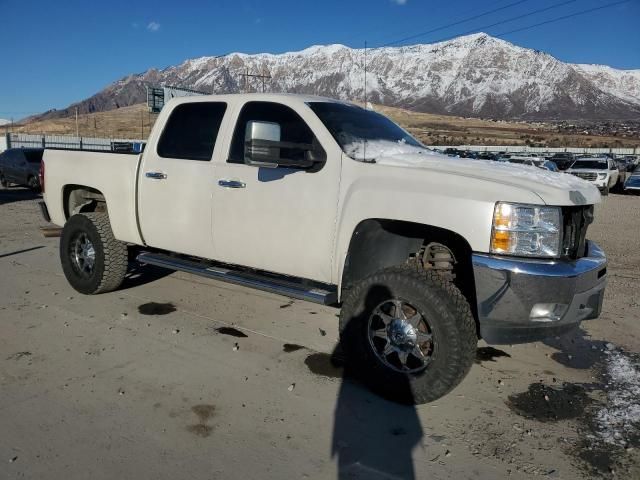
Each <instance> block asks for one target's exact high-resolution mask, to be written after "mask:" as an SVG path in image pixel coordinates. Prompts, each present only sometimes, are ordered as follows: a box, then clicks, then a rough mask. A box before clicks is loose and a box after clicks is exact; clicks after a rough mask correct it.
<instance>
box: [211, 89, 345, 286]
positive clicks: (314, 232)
mask: <svg viewBox="0 0 640 480" xmlns="http://www.w3.org/2000/svg"><path fill="white" fill-rule="evenodd" d="M298 111H299V112H300V114H298V113H296V111H294V110H293V109H292V108H290V107H288V106H286V105H282V104H279V103H271V102H248V103H246V104H244V106H243V108H242V110H241V111H240V113H239V115H238V120H237V122H236V128H235V131H234V133H233V137H232V138H231V145H230V149H229V156H228V159H227V161H226V162H222V163H219V164H216V169H215V173H216V175H215V180H216V184H217V185H216V187H215V191H214V194H213V199H212V200H213V237H214V245H215V250H216V255H217V258H218V259H219V260H222V261H224V262H228V263H233V264H238V265H245V266H249V267H253V268H258V269H262V270H268V271H273V272H277V273H281V274H286V275H292V276H297V277H302V278H308V279H312V280H317V281H321V282H326V283H330V282H331V260H332V252H333V240H334V231H335V222H336V212H337V201H338V189H339V179H340V168H341V165H340V158H341V157H340V155H339V154H336V153H335V152H334V151H333V150H332V149H331V148H332V147H333V148H337V146H334V145H332V144H331V142H330V141H329V140H328V138H324V137H323V138H317V136H316V135H314V133H313V131H312V129H311V128H310V127H309V122H310V121H311V122H317V124H318V125H316V124H315V123H314V125H315V127H316V131H318V130H319V125H320V122H319V120H318V119H317V118H315V115H314V114H313V112H311V111H310V110H309V111H308V112H307V111H306V110H304V109H303V110H298ZM301 115H303V116H304V117H305V118H303V117H302V116H301ZM252 121H254V122H268V123H269V124H272V125H273V124H277V125H279V127H280V137H281V138H280V140H281V141H282V142H289V143H290V144H294V143H299V144H314V142H316V145H320V146H321V150H323V151H324V153H325V155H326V162H325V163H324V164H323V165H322V166H319V167H318V168H317V169H311V170H308V169H302V168H282V167H277V168H269V167H258V166H250V165H247V164H245V163H244V157H245V134H246V128H247V125H248V124H249V122H252ZM327 136H328V133H327ZM283 144H284V143H283ZM286 150H287V149H281V152H280V155H287V152H286ZM283 158H284V157H283Z"/></svg>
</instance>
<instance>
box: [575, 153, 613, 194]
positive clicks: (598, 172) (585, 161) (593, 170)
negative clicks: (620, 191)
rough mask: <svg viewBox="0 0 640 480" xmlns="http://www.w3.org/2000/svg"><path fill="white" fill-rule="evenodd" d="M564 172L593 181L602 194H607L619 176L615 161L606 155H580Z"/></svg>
mask: <svg viewBox="0 0 640 480" xmlns="http://www.w3.org/2000/svg"><path fill="white" fill-rule="evenodd" d="M566 173H570V174H572V175H575V176H576V177H579V178H581V179H583V180H586V181H588V182H591V183H593V184H594V185H595V186H596V187H598V190H600V192H601V193H602V194H603V195H609V190H611V189H612V188H613V187H615V186H616V184H617V183H618V177H619V176H620V172H619V171H618V167H617V166H616V162H615V161H614V160H612V159H610V158H607V157H598V158H591V157H580V158H578V159H577V160H576V161H575V162H574V163H573V165H571V168H569V169H567V171H566Z"/></svg>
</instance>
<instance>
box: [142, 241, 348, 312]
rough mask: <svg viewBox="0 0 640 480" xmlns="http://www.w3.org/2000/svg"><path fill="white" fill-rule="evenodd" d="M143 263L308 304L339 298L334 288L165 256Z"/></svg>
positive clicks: (156, 255)
mask: <svg viewBox="0 0 640 480" xmlns="http://www.w3.org/2000/svg"><path fill="white" fill-rule="evenodd" d="M136 260H137V261H138V262H140V263H146V264H149V265H155V266H157V267H162V268H168V269H171V270H178V271H181V272H187V273H193V274H194V275H200V276H201V277H208V278H212V279H214V280H221V281H223V282H227V283H233V284H236V285H241V286H243V287H249V288H254V289H256V290H263V291H265V292H271V293H276V294H279V295H283V296H285V297H290V298H296V299H298V300H306V301H308V302H313V303H320V304H322V305H334V304H336V303H337V302H338V295H337V292H336V290H335V289H332V288H331V287H329V286H328V285H327V286H323V287H311V286H308V285H303V284H302V283H301V282H295V281H291V279H290V277H287V279H280V278H275V277H272V276H270V275H265V274H262V275H261V274H259V273H254V272H245V271H242V270H235V269H233V268H231V267H228V266H224V267H222V266H218V265H214V264H207V263H200V262H196V261H193V260H187V259H183V258H180V257H174V256H170V255H164V254H162V253H150V252H143V253H141V254H139V255H138V256H137V257H136Z"/></svg>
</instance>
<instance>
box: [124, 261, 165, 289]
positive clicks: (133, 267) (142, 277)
mask: <svg viewBox="0 0 640 480" xmlns="http://www.w3.org/2000/svg"><path fill="white" fill-rule="evenodd" d="M172 273H174V271H173V270H169V269H167V268H160V267H156V266H153V265H141V264H139V263H137V262H135V261H129V269H128V271H127V275H126V276H125V278H124V281H123V282H122V285H120V288H119V290H128V289H130V288H135V287H140V286H142V285H146V284H147V283H151V282H155V281H156V280H160V279H161V278H164V277H168V276H169V275H171V274H172Z"/></svg>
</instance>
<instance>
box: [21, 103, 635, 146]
mask: <svg viewBox="0 0 640 480" xmlns="http://www.w3.org/2000/svg"><path fill="white" fill-rule="evenodd" d="M373 107H374V109H375V110H377V111H379V112H381V113H383V114H385V115H387V116H389V117H390V118H392V119H393V120H394V121H396V122H397V123H399V124H400V125H402V126H403V127H404V128H406V129H407V130H408V131H410V132H411V133H412V134H413V135H415V136H416V137H417V138H419V139H420V140H422V141H423V142H424V143H425V144H427V145H462V144H471V145H525V144H527V143H529V144H532V143H533V144H543V145H547V146H549V147H565V146H574V147H590V146H592V147H624V146H637V145H638V144H640V140H639V139H638V138H623V137H607V136H594V135H566V134H562V133H560V132H558V131H557V129H556V128H555V127H554V126H553V125H549V124H540V123H524V122H505V121H490V120H482V119H475V118H462V117H455V116H451V115H436V114H429V113H419V112H413V111H409V110H405V109H401V108H396V107H385V106H380V105H374V106H373ZM156 118H157V115H154V114H149V112H148V110H147V107H146V105H145V104H137V105H131V106H128V107H122V108H118V109H115V110H109V111H107V112H94V113H89V114H81V115H80V116H79V119H78V129H79V133H80V135H82V136H85V137H111V138H114V137H117V138H141V139H145V138H146V137H147V136H148V135H149V132H150V131H151V127H152V126H153V124H154V122H155V119H156ZM13 130H14V131H17V132H24V133H40V134H42V133H46V134H69V135H75V132H76V124H75V117H65V118H47V119H40V120H33V121H31V122H29V123H26V124H23V125H19V126H16V127H15V128H14V129H13Z"/></svg>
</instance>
